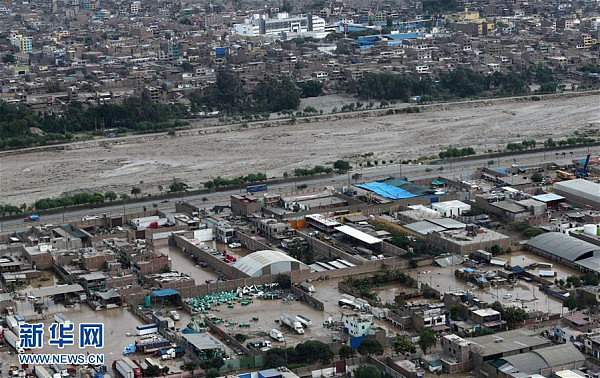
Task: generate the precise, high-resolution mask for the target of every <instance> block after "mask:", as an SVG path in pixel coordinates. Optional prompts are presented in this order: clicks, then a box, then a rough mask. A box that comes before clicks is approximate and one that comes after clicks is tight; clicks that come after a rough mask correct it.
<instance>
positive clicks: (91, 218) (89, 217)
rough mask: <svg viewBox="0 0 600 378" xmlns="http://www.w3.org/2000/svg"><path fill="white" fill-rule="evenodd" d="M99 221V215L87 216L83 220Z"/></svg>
mask: <svg viewBox="0 0 600 378" xmlns="http://www.w3.org/2000/svg"><path fill="white" fill-rule="evenodd" d="M94 219H98V216H97V215H85V216H83V217H82V218H81V220H82V221H88V220H94Z"/></svg>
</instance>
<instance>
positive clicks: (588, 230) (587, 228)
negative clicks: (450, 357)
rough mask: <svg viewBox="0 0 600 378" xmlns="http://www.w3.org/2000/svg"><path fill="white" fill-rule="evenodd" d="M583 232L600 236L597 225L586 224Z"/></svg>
mask: <svg viewBox="0 0 600 378" xmlns="http://www.w3.org/2000/svg"><path fill="white" fill-rule="evenodd" d="M583 232H584V233H585V234H588V235H594V236H597V235H598V226H596V225H595V224H584V225H583Z"/></svg>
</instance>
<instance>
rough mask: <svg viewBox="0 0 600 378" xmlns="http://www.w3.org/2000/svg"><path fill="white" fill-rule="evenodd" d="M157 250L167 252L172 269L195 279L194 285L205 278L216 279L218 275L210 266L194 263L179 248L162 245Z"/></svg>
mask: <svg viewBox="0 0 600 378" xmlns="http://www.w3.org/2000/svg"><path fill="white" fill-rule="evenodd" d="M157 250H158V251H160V252H163V253H167V254H168V256H169V258H170V259H171V269H172V270H176V271H178V272H181V273H185V274H188V275H189V276H190V277H192V278H193V279H194V280H195V281H196V285H201V284H203V283H204V282H205V281H206V280H216V279H217V277H218V274H216V273H215V272H214V270H212V268H210V267H208V268H202V267H201V266H200V265H195V264H194V261H193V260H192V259H191V258H189V256H185V255H184V253H183V252H182V251H181V248H177V247H169V246H163V247H157Z"/></svg>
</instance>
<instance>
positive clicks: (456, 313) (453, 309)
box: [449, 303, 460, 321]
mask: <svg viewBox="0 0 600 378" xmlns="http://www.w3.org/2000/svg"><path fill="white" fill-rule="evenodd" d="M449 311H450V319H452V320H454V321H456V320H459V317H460V305H459V304H458V303H455V304H453V305H452V306H450V309H449Z"/></svg>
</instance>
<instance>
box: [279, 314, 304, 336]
mask: <svg viewBox="0 0 600 378" xmlns="http://www.w3.org/2000/svg"><path fill="white" fill-rule="evenodd" d="M279 318H280V320H281V323H283V324H285V325H286V326H288V327H290V328H291V329H293V330H294V331H295V332H296V333H297V334H299V335H302V334H304V328H302V324H301V323H300V322H299V321H298V319H297V318H296V317H295V316H291V315H289V314H286V313H285V312H284V313H282V314H281V316H280V317H279Z"/></svg>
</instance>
